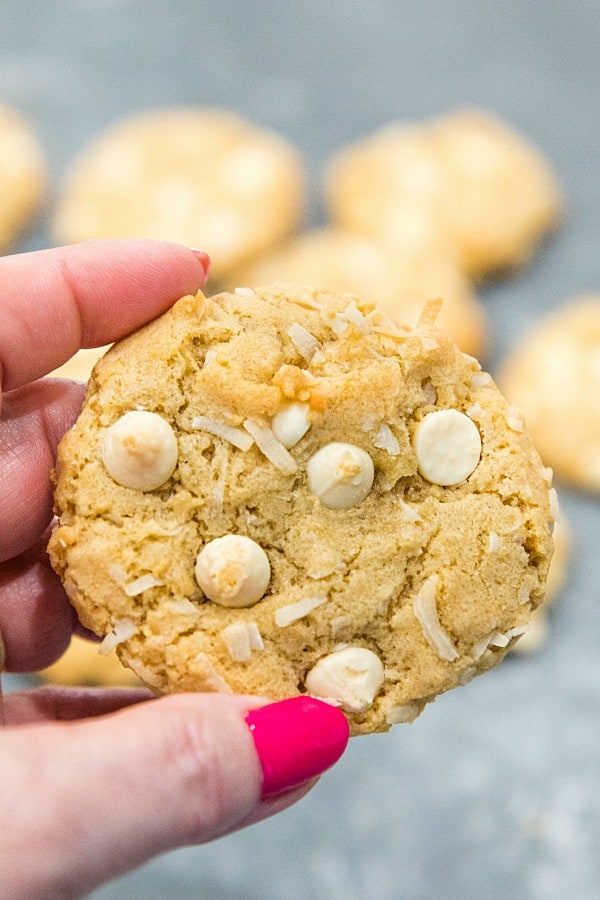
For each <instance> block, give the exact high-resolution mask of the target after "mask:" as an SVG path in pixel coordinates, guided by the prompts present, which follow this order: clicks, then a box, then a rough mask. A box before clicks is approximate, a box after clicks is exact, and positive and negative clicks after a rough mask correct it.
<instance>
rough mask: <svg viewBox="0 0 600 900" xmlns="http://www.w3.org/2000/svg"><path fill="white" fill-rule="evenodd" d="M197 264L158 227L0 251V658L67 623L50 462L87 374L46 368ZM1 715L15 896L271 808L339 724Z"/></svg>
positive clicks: (7, 860)
mask: <svg viewBox="0 0 600 900" xmlns="http://www.w3.org/2000/svg"><path fill="white" fill-rule="evenodd" d="M207 270H208V258H207V257H206V255H205V254H202V253H200V252H199V251H194V250H190V249H187V248H185V247H181V246H178V245H174V244H168V243H164V242H158V241H90V242H88V243H85V244H80V245H75V246H72V247H69V248H62V249H57V250H44V251H41V252H38V253H29V254H22V255H17V256H12V257H4V258H2V259H0V388H1V390H2V392H3V393H2V394H0V400H1V403H2V405H1V407H0V409H1V415H0V521H1V522H2V529H1V531H0V669H2V664H3V663H4V668H5V669H6V670H7V671H15V672H24V671H34V670H37V669H39V668H42V667H44V666H46V665H49V664H50V663H51V662H53V661H54V660H55V659H57V658H58V657H59V656H60V655H61V654H62V652H63V651H64V650H65V649H66V647H67V645H68V643H69V641H70V638H71V635H72V634H73V632H74V631H75V630H77V628H78V623H77V620H76V616H75V613H74V611H73V609H72V607H71V606H70V604H69V602H68V600H67V597H66V595H65V593H64V591H63V588H62V586H61V584H60V581H59V579H58V578H57V577H56V575H55V574H54V573H53V571H52V569H51V568H50V566H49V563H48V559H47V556H46V553H45V546H46V541H47V535H48V529H49V526H50V523H51V519H52V491H51V484H50V471H51V469H52V467H53V465H54V459H55V452H56V446H57V444H58V441H59V440H60V438H61V436H62V435H63V433H64V432H65V430H66V429H67V428H69V427H70V426H71V424H72V423H73V422H74V421H75V419H76V417H77V414H78V412H79V409H80V406H81V402H82V399H83V386H82V385H80V384H77V383H75V382H70V381H64V380H51V379H47V380H45V379H43V378H42V376H44V375H45V374H47V373H48V372H50V371H52V370H53V369H55V368H56V367H57V366H59V365H60V364H62V363H63V362H65V361H66V360H67V359H68V358H69V357H70V356H72V355H73V353H75V351H76V350H78V349H79V348H80V347H93V346H101V345H102V344H105V343H109V342H111V341H113V340H116V339H118V338H120V337H122V336H123V335H125V334H127V333H129V332H130V331H133V330H134V329H135V328H137V327H138V326H140V325H142V324H143V323H145V322H147V321H149V320H150V319H152V318H154V317H155V316H157V315H159V314H160V313H162V312H163V311H164V310H166V309H167V308H168V307H169V306H171V305H172V303H173V302H174V301H175V300H176V299H177V298H178V297H180V296H182V295H184V294H187V293H194V292H195V291H196V290H198V288H200V287H202V285H203V284H204V282H205V281H206V275H207ZM39 379H41V380H39ZM3 656H4V660H3V659H2V657H3ZM1 711H2V709H1V695H0V712H1ZM3 714H4V722H5V727H4V728H0V773H1V774H0V780H1V783H2V788H1V790H0V816H1V821H2V822H3V828H2V830H1V834H2V836H1V837H0V872H2V878H1V879H0V897H1V898H4V897H7V898H8V897H10V898H11V900H17V898H21V897H23V898H27V900H37V898H44V900H48V898H54V897H56V898H58V897H60V898H67V897H79V896H81V895H82V894H85V893H87V892H89V891H90V890H92V889H93V888H95V887H96V886H98V885H99V884H101V883H102V882H103V881H106V880H108V879H109V878H113V877H115V876H116V875H118V874H120V873H123V872H125V871H127V870H129V869H131V868H134V867H135V866H137V865H139V864H141V863H142V862H144V861H145V860H147V859H149V858H150V857H152V856H154V855H155V854H158V853H160V852H163V851H165V850H168V849H171V848H173V847H177V846H181V845H184V844H189V843H200V842H205V841H208V840H211V839H212V838H214V837H217V836H220V835H223V834H225V833H227V832H229V831H232V830H234V829H236V828H239V827H242V826H243V825H247V824H250V823H252V822H256V821H258V820H260V819H262V818H264V817H266V816H269V815H272V814H273V813H275V812H277V811H279V810H281V809H284V808H285V807H287V806H289V805H290V804H291V803H293V802H295V801H296V800H298V799H299V798H300V797H301V796H303V794H304V793H306V791H307V790H308V789H309V788H310V786H311V785H312V782H313V780H314V778H315V777H316V776H318V775H319V774H320V773H321V772H323V771H324V770H325V769H326V768H328V767H329V766H330V765H332V764H333V763H334V762H335V760H336V759H337V758H338V757H339V756H340V755H341V754H342V752H343V750H344V748H345V746H346V742H347V739H348V726H347V723H346V720H345V718H344V716H343V714H342V713H341V712H340V711H339V710H337V709H335V708H334V707H331V706H329V705H327V704H325V703H322V702H320V701H317V700H313V699H312V698H310V697H297V698H294V699H292V700H287V701H283V702H281V703H275V704H270V705H266V701H264V700H261V699H260V698H256V697H252V698H251V697H236V696H231V695H214V694H213V695H201V694H180V695H176V696H171V697H165V698H162V699H153V698H152V695H151V694H150V692H148V691H145V690H98V691H95V690H89V689H88V690H86V689H66V688H64V689H63V688H49V687H46V688H38V689H35V690H32V691H24V692H21V693H14V694H11V695H9V696H8V697H6V698H5V700H4V709H3ZM0 724H1V720H0Z"/></svg>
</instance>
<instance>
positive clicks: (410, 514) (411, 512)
mask: <svg viewBox="0 0 600 900" xmlns="http://www.w3.org/2000/svg"><path fill="white" fill-rule="evenodd" d="M398 503H399V504H400V509H401V510H402V512H403V513H404V515H405V516H406V518H407V519H408V520H409V522H422V521H423V519H422V518H421V516H420V515H419V513H418V512H417V511H416V510H415V509H413V508H412V506H409V505H408V503H405V502H404V500H402V499H401V498H400V497H398Z"/></svg>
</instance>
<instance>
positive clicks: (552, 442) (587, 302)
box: [499, 297, 600, 492]
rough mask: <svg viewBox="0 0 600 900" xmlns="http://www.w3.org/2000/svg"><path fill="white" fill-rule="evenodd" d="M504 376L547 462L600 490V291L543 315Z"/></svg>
mask: <svg viewBox="0 0 600 900" xmlns="http://www.w3.org/2000/svg"><path fill="white" fill-rule="evenodd" d="M499 379H500V383H501V385H502V388H503V390H504V392H505V393H506V396H507V397H508V398H509V400H510V402H511V403H514V404H515V406H517V407H519V409H521V411H522V412H523V414H524V416H525V418H526V420H527V426H528V429H529V431H530V433H531V435H532V437H533V440H534V442H535V445H536V447H537V449H538V450H539V452H540V455H541V457H542V459H543V460H544V462H545V463H546V465H548V466H551V467H552V468H553V469H554V471H555V472H556V475H557V476H558V477H559V478H562V479H564V480H565V481H567V482H571V483H572V484H574V485H576V486H578V487H581V488H584V489H586V490H590V491H595V492H598V491H600V406H599V405H598V397H599V396H600V297H582V298H579V299H577V300H572V301H571V302H570V303H568V304H565V305H563V306H561V307H560V308H559V309H557V310H556V311H555V312H553V313H552V314H551V315H548V316H546V317H545V318H544V319H542V320H539V321H537V322H536V323H535V324H534V325H533V327H532V328H531V330H530V332H529V334H527V335H525V337H524V338H523V340H522V341H521V343H520V344H519V346H517V347H516V348H515V349H514V351H513V352H512V353H511V354H510V356H509V357H508V358H507V359H506V360H505V362H504V365H503V367H502V370H501V372H500V376H499Z"/></svg>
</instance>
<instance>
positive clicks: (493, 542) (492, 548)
mask: <svg viewBox="0 0 600 900" xmlns="http://www.w3.org/2000/svg"><path fill="white" fill-rule="evenodd" d="M502 543H503V542H502V538H501V537H500V535H499V534H496V532H495V531H490V534H489V537H488V553H497V552H498V550H500V548H501V547H502Z"/></svg>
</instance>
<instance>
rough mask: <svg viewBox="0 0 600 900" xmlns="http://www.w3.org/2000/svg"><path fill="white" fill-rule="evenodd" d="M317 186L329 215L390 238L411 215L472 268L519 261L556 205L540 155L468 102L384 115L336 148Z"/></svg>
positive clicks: (553, 218) (411, 222) (552, 219)
mask: <svg viewBox="0 0 600 900" xmlns="http://www.w3.org/2000/svg"><path fill="white" fill-rule="evenodd" d="M327 194H328V198H329V206H330V209H331V213H332V216H333V218H334V220H335V221H336V222H339V223H340V224H342V225H345V226H346V227H348V228H353V229H356V230H358V231H361V232H364V233H368V234H372V235H375V236H378V237H380V238H385V239H387V240H392V241H393V240H394V239H395V238H396V236H397V235H400V236H401V235H403V234H404V233H405V232H406V229H407V228H408V227H412V228H414V227H416V225H417V224H418V227H419V228H421V229H422V230H423V231H429V232H431V233H432V234H433V235H436V234H437V235H438V236H440V237H441V238H443V239H444V240H445V241H447V242H449V243H450V244H451V245H452V246H453V247H454V248H455V250H456V253H457V255H458V258H459V261H460V263H461V266H462V268H463V271H465V272H466V273H467V274H468V275H470V276H473V277H479V276H484V275H486V274H487V273H490V272H494V271H495V270H501V269H505V268H510V267H514V266H518V265H520V264H521V263H523V262H525V261H526V260H527V259H528V258H529V256H530V255H531V254H532V252H533V251H534V249H535V248H536V246H537V244H538V243H539V242H540V239H541V237H542V236H543V235H544V234H545V233H546V232H547V231H548V230H549V229H551V228H553V227H554V226H555V224H556V222H557V219H558V217H559V212H560V206H561V200H560V195H559V190H558V188H557V184H556V179H555V176H554V174H553V173H552V171H551V170H550V167H549V166H548V164H547V163H546V161H545V160H544V159H543V157H542V156H541V154H540V153H538V151H537V150H536V149H535V148H533V147H532V146H531V145H530V144H529V143H528V142H527V141H526V140H525V139H524V138H523V137H521V136H520V135H519V134H517V133H516V132H515V131H513V130H512V129H511V128H509V127H508V126H507V125H505V124H504V123H503V122H501V121H500V120H498V119H496V118H494V117H493V116H491V115H489V114H487V113H484V112H481V111H478V110H473V111H464V112H456V113H452V114H449V115H446V116H443V117H440V118H438V119H433V120H430V121H426V122H423V123H421V124H414V125H412V124H403V123H391V124H389V125H387V126H386V127H384V128H382V129H381V130H379V131H378V132H376V133H374V134H372V135H370V136H369V137H367V138H366V139H365V140H363V141H361V142H359V143H357V144H355V145H354V146H352V147H349V148H347V149H345V150H342V151H341V152H340V153H338V154H337V155H336V157H335V158H334V159H333V160H332V164H331V166H330V170H329V173H328V176H327Z"/></svg>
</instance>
